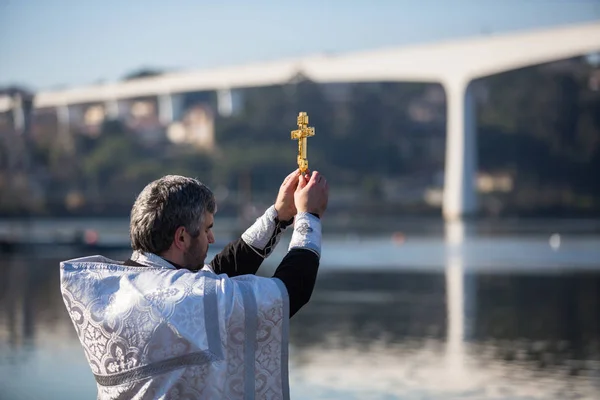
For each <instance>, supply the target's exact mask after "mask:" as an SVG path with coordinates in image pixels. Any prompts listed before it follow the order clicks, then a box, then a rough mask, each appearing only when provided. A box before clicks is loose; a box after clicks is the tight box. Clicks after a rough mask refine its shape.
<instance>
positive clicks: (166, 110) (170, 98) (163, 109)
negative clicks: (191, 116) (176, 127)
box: [158, 93, 183, 125]
mask: <svg viewBox="0 0 600 400" xmlns="http://www.w3.org/2000/svg"><path fill="white" fill-rule="evenodd" d="M182 114H183V95H181V94H173V93H167V94H161V95H159V96H158V119H159V120H160V123H161V124H163V125H169V124H170V123H171V122H173V121H178V120H179V119H180V118H181V115H182Z"/></svg>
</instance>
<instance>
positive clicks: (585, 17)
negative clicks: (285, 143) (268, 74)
mask: <svg viewBox="0 0 600 400" xmlns="http://www.w3.org/2000/svg"><path fill="white" fill-rule="evenodd" d="M592 21H598V22H600V0H438V1H433V0H410V1H409V0H371V1H364V0H360V1H359V0H329V1H327V0H304V1H294V2H291V1H287V0H270V1H267V0H220V1H217V0H212V1H204V0H162V1H156V0H144V1H140V0H103V1H97V0H96V1H94V0H0V87H1V86H5V85H10V84H18V85H24V86H26V87H28V88H30V89H31V90H48V89H56V88H60V87H74V86H80V85H87V84H93V83H97V82H101V81H104V82H110V81H116V80H119V79H121V78H122V77H123V76H125V75H126V74H128V73H130V72H133V71H136V70H139V69H140V68H146V67H150V68H160V69H169V70H173V69H186V70H189V69H202V68H212V67H219V66H227V65H239V64H243V63H251V62H260V61H267V60H277V59H282V58H290V57H299V56H306V55H311V54H317V53H325V52H326V53H330V54H336V53H344V52H349V51H356V50H367V49H375V48H382V47H390V46H402V45H413V44H418V43H425V42H435V41H440V40H448V39H453V38H461V37H468V36H474V35H481V34H483V33H502V32H510V31H515V30H521V29H535V28H544V27H551V26H559V25H567V24H573V23H581V22H592Z"/></svg>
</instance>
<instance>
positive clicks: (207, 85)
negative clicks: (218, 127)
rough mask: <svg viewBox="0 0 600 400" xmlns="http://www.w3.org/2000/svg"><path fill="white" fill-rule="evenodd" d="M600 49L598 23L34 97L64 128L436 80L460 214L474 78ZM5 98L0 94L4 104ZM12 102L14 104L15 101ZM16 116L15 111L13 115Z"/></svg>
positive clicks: (469, 168)
mask: <svg viewBox="0 0 600 400" xmlns="http://www.w3.org/2000/svg"><path fill="white" fill-rule="evenodd" d="M595 51H600V23H593V24H582V25H576V26H569V27H561V28H552V29H546V30H540V31H531V32H519V33H513V34H507V35H498V36H495V35H494V36H486V37H481V38H472V39H465V40H458V41H449V42H443V43H437V44H429V45H420V46H412V47H403V48H397V49H388V50H377V51H368V52H359V53H354V54H347V55H342V56H335V57H328V56H317V57H309V58H303V59H298V60H288V61H280V62H272V63H263V64H254V65H245V66H239V67H231V68H220V69H215V70H207V71H197V72H182V73H171V74H166V75H161V76H158V77H150V78H144V79H138V80H134V81H128V82H119V83H113V84H106V85H95V86H88V87H81V88H75V89H69V90H64V91H56V92H41V93H38V94H37V95H36V96H35V100H34V105H35V107H36V108H54V109H56V114H57V117H58V119H59V121H60V122H61V123H62V124H63V125H68V124H69V121H70V118H71V114H72V113H73V106H75V105H81V104H92V103H96V104H102V105H103V107H104V115H107V116H110V117H115V116H119V115H122V114H123V108H124V107H125V104H124V103H123V100H125V99H133V98H140V97H150V96H151V97H157V98H158V109H159V118H160V120H161V122H163V123H169V122H171V121H173V120H176V119H177V118H179V116H180V114H181V107H182V104H181V103H182V100H181V99H182V96H181V94H182V93H185V92H194V91H217V95H218V96H217V97H218V108H219V112H221V113H223V114H228V113H230V112H231V110H232V107H233V103H234V98H235V94H236V93H235V91H234V89H237V88H246V87H256V86H267V85H275V84H285V83H289V82H291V81H292V80H293V79H294V78H295V77H297V76H298V75H301V76H303V77H305V78H307V79H310V80H312V81H315V82H323V83H325V82H327V83H333V82H365V81H419V82H441V83H442V85H443V86H444V88H445V90H446V98H447V107H448V109H447V110H448V111H447V115H448V118H447V121H448V122H447V146H446V168H445V187H444V207H443V208H444V216H445V217H446V218H447V219H456V218H460V217H461V216H463V215H466V214H470V213H473V212H475V211H476V210H477V199H476V194H475V188H474V175H475V171H476V169H477V167H476V165H477V159H476V158H477V157H476V144H475V143H476V142H475V139H476V138H475V132H476V131H475V128H476V126H475V110H474V100H473V95H472V85H471V84H470V83H471V82H472V81H473V80H474V79H476V78H480V77H483V76H488V75H492V74H496V73H499V72H503V71H507V70H512V69H517V68H521V67H525V66H530V65H535V64H540V63H544V62H550V61H555V60H560V59H566V58H570V57H574V56H580V55H585V54H587V53H591V52H595ZM9 103H10V101H8V102H7V100H6V99H4V100H2V99H0V111H1V110H2V108H3V106H4V108H5V109H6V107H7V106H11V105H10V104H9ZM17 105H18V104H17ZM17 114H18V115H20V114H19V113H17Z"/></svg>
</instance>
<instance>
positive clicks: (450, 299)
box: [0, 224, 600, 399]
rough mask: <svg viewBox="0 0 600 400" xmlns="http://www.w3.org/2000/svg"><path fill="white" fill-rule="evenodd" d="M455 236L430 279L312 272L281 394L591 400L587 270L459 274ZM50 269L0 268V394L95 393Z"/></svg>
mask: <svg viewBox="0 0 600 400" xmlns="http://www.w3.org/2000/svg"><path fill="white" fill-rule="evenodd" d="M469 235H470V232H469V231H468V229H467V228H466V227H465V226H463V225H461V224H456V225H449V226H447V229H446V232H445V247H442V246H439V247H437V251H439V252H441V253H442V255H441V257H442V258H443V259H445V263H446V264H445V268H444V269H443V270H442V269H438V270H434V269H424V270H418V269H409V270H406V269H403V270H392V269H390V268H386V269H378V270H372V269H370V267H369V266H364V267H363V268H361V269H356V268H354V269H352V270H344V269H341V268H332V269H328V268H327V265H323V266H322V270H321V273H320V276H319V280H318V283H317V287H316V289H315V293H314V296H313V300H312V302H311V303H310V304H309V305H308V306H307V307H306V308H305V309H303V310H302V311H301V312H300V313H299V314H297V316H296V317H294V320H293V321H292V325H291V348H290V355H291V365H290V374H291V390H292V395H293V398H295V399H315V398H334V399H353V398H356V399H368V398H377V399H379V398H386V399H389V398H403V399H406V398H408V399H411V398H419V399H422V398H426V399H437V398H440V399H449V398H461V399H487V398H490V399H514V398H533V399H537V398H540V399H542V398H543V399H569V398H583V399H585V398H589V399H595V398H599V397H600V340H599V339H600V271H598V270H587V272H585V271H581V272H577V271H575V270H573V269H567V270H564V271H562V272H561V271H557V270H555V269H553V270H552V272H551V273H550V272H547V273H542V272H541V271H540V269H539V268H537V269H534V270H530V269H527V268H525V269H522V270H518V266H515V268H512V269H511V271H505V270H502V269H487V270H478V269H473V268H469V265H468V264H467V263H465V260H464V257H465V253H467V252H468V251H467V250H466V249H465V247H468V245H469V240H470V237H469ZM345 251H348V252H350V251H358V250H357V249H356V247H352V246H350V247H348V248H347V249H346V250H345ZM363 251H369V250H368V249H366V250H365V249H363ZM116 258H119V257H116ZM58 261H59V260H58V259H56V260H40V259H32V258H30V257H16V258H13V259H10V260H4V261H2V262H1V263H0V276H1V277H2V279H0V394H2V396H0V397H2V398H5V397H6V398H11V399H12V398H14V399H20V398H29V397H32V396H33V397H35V396H41V397H43V398H50V399H52V398H94V396H95V395H96V389H95V383H94V380H93V377H92V374H91V371H90V370H89V367H88V366H87V363H86V362H85V359H84V356H83V351H82V350H81V348H80V346H79V342H78V339H77V337H76V335H75V331H74V329H73V327H72V324H71V321H70V319H69V318H68V316H67V314H66V312H65V310H64V305H63V302H62V299H61V297H60V292H59V290H58ZM598 266H599V267H600V262H599V265H598ZM515 271H517V272H515ZM57 361H60V362H57Z"/></svg>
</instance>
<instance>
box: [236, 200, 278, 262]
mask: <svg viewBox="0 0 600 400" xmlns="http://www.w3.org/2000/svg"><path fill="white" fill-rule="evenodd" d="M287 226H288V224H285V223H283V222H281V221H279V219H278V218H277V210H275V206H274V205H272V206H271V207H269V208H268V209H267V211H265V213H264V214H263V215H262V216H260V217H259V218H258V219H257V220H256V221H255V222H254V224H252V226H251V227H250V228H248V229H247V230H246V231H245V232H244V233H243V234H242V240H243V241H244V242H246V244H248V245H250V247H252V249H253V250H254V251H255V252H256V253H257V254H258V255H260V256H261V257H263V258H267V257H268V256H269V255H270V254H271V253H272V252H273V250H274V249H275V246H277V244H278V243H279V240H280V239H281V235H282V234H283V232H284V231H285V229H286V228H287Z"/></svg>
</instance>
